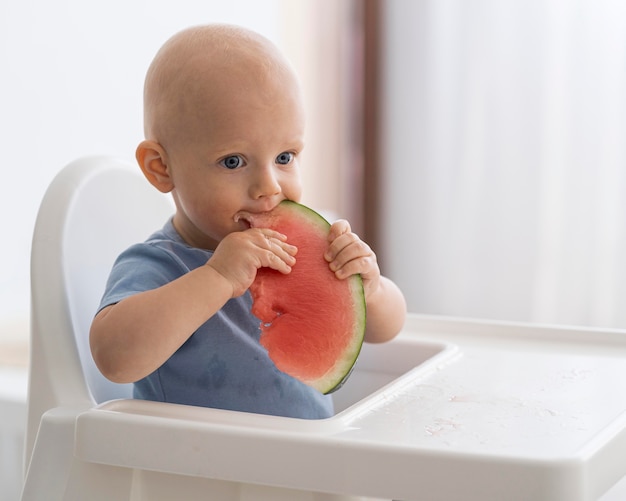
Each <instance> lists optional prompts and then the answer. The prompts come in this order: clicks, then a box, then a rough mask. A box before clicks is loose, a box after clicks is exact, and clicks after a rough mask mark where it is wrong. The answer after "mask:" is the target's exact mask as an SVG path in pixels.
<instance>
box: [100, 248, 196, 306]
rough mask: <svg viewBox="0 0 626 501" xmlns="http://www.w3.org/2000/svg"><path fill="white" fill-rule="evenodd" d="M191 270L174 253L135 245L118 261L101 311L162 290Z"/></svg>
mask: <svg viewBox="0 0 626 501" xmlns="http://www.w3.org/2000/svg"><path fill="white" fill-rule="evenodd" d="M188 271H189V270H188V269H186V267H185V265H184V264H183V263H182V262H181V261H180V260H179V259H178V258H177V257H176V256H175V255H174V254H172V253H170V252H168V251H167V250H165V249H163V248H161V247H156V246H154V245H150V244H146V243H142V244H137V245H133V246H132V247H129V248H128V249H127V250H125V251H124V252H123V253H122V254H120V256H119V257H118V258H117V259H116V261H115V263H114V264H113V268H112V269H111V273H110V275H109V278H108V280H107V284H106V287H105V291H104V295H103V297H102V300H101V302H100V307H99V308H98V311H100V310H102V309H103V308H106V307H107V306H110V305H112V304H115V303H118V302H120V301H121V300H122V299H125V298H127V297H129V296H132V295H134V294H137V293H139V292H144V291H147V290H152V289H156V288H158V287H161V286H163V285H165V284H167V283H169V282H171V281H173V280H175V279H177V278H179V277H181V276H182V275H184V274H185V273H186V272H188Z"/></svg>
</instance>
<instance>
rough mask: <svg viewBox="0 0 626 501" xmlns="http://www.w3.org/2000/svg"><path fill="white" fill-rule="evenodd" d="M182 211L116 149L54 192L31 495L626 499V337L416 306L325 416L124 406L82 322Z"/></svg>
mask: <svg viewBox="0 0 626 501" xmlns="http://www.w3.org/2000/svg"><path fill="white" fill-rule="evenodd" d="M172 212H173V208H172V205H171V203H170V202H169V200H168V199H167V198H164V197H163V196H162V195H160V194H159V193H158V192H157V191H155V190H154V189H153V188H152V187H151V186H149V184H148V183H147V182H146V181H145V180H144V179H143V178H142V176H141V175H140V174H139V173H138V169H136V168H133V167H131V166H129V165H127V164H126V163H124V162H122V161H119V160H114V159H111V158H87V159H83V160H79V161H77V162H75V163H73V164H70V165H69V166H68V167H66V168H65V169H64V170H63V171H62V172H61V173H60V174H59V175H58V176H57V177H56V178H55V180H54V181H53V182H52V184H51V185H50V187H49V189H48V191H47V193H46V195H45V197H44V200H43V201H42V204H41V208H40V211H39V215H38V218H37V223H36V227H35V232H34V238H33V247H32V265H31V266H32V324H31V329H32V339H31V367H30V387H29V397H28V402H29V408H28V426H27V440H26V451H25V460H26V465H27V468H28V469H27V474H26V479H25V486H24V490H23V495H22V500H23V501H41V500H46V501H56V500H64V501H84V500H87V499H88V500H89V501H116V500H124V501H138V500H149V501H162V500H179V499H184V500H185V501H195V500H200V499H211V500H218V501H252V500H254V501H264V500H265V501H321V500H338V499H347V497H346V496H368V497H376V498H385V499H403V500H405V501H410V500H413V501H434V500H441V501H444V500H445V501H457V500H463V501H500V500H503V499H506V500H507V501H528V500H531V499H532V500H533V501H592V500H597V499H599V498H600V497H602V496H604V497H602V501H614V500H615V501H617V500H621V499H624V495H625V493H624V490H621V491H619V492H618V491H616V490H615V488H613V489H612V490H611V491H610V492H609V495H611V493H612V494H613V495H614V496H613V497H606V496H605V493H607V491H609V489H611V487H612V486H613V485H614V484H615V483H616V482H618V481H619V480H620V479H621V478H623V477H624V475H626V462H625V461H624V457H625V456H626V394H624V392H623V391H620V390H619V388H620V383H621V381H624V380H626V332H624V331H608V330H592V329H573V328H566V327H545V326H543V327H542V326H532V325H523V324H515V323H498V322H487V321H471V320H463V319H450V318H444V317H429V316H423V315H421V316H420V315H409V317H408V320H407V323H406V326H405V329H404V330H403V332H402V333H401V334H400V335H399V336H398V337H397V338H396V339H394V340H393V341H392V342H390V343H386V344H384V345H374V346H372V345H365V346H364V347H363V350H362V352H361V355H360V357H359V361H358V363H357V365H356V368H355V370H354V371H353V373H352V376H351V377H350V379H349V380H348V381H347V383H346V384H345V385H344V387H342V388H341V390H339V391H338V392H337V393H336V394H334V395H333V397H334V400H335V406H336V410H337V414H336V415H335V416H333V417H331V418H328V419H323V420H316V421H307V420H299V419H290V418H281V417H275V416H263V415H257V414H251V413H242V412H232V411H223V410H218V409H204V408H197V407H190V406H182V405H174V404H163V403H157V402H147V401H140V400H132V399H129V398H128V396H129V394H130V393H129V388H128V387H126V386H118V385H113V384H111V383H108V382H107V381H105V380H104V379H103V378H102V377H101V376H100V375H99V373H98V371H97V370H96V369H95V367H94V366H93V363H92V361H91V356H90V354H89V349H88V346H87V332H88V327H89V324H90V322H91V318H92V316H93V314H94V313H95V309H96V307H97V305H98V302H99V299H100V294H101V293H102V290H103V287H104V282H105V280H106V277H107V275H108V273H109V269H110V266H111V265H112V263H113V260H114V258H115V256H117V254H118V253H119V252H120V251H121V250H122V249H123V248H125V247H126V246H128V245H129V244H131V243H133V242H136V241H140V240H143V239H145V238H146V237H147V236H148V234H149V233H150V232H152V231H153V230H155V229H157V228H159V227H160V226H161V225H162V224H163V223H164V222H165V220H166V218H167V217H168V216H169V215H170V214H171V213H172ZM624 482H625V481H622V482H621V484H618V487H619V486H620V485H621V486H622V488H623V487H624V486H626V484H625V483H624ZM350 499H354V498H352V497H350Z"/></svg>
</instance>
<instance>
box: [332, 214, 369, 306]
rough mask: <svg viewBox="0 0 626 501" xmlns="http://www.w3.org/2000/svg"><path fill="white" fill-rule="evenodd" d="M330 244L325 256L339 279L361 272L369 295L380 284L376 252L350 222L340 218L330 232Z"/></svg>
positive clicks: (366, 292) (364, 286) (366, 294)
mask: <svg viewBox="0 0 626 501" xmlns="http://www.w3.org/2000/svg"><path fill="white" fill-rule="evenodd" d="M328 241H329V246H328V249H327V250H326V253H325V254H324V258H325V259H326V261H328V263H329V267H330V269H331V270H332V271H333V272H334V273H335V276H336V277H337V278H339V279H344V278H348V277H349V276H351V275H354V274H356V273H359V274H360V275H361V278H362V279H363V288H364V289H365V296H366V297H367V296H369V295H370V294H371V293H372V292H374V291H375V290H376V289H377V288H378V285H379V281H380V269H379V267H378V262H377V260H376V254H374V252H373V251H372V249H371V248H370V246H369V245H367V244H366V243H365V242H363V241H362V240H361V239H360V238H359V236H358V235H357V234H356V233H352V229H351V228H350V223H348V221H346V220H344V219H340V220H338V221H336V222H335V223H333V224H332V226H331V227H330V233H329V234H328Z"/></svg>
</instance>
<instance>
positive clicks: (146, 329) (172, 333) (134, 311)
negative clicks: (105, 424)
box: [90, 229, 296, 383]
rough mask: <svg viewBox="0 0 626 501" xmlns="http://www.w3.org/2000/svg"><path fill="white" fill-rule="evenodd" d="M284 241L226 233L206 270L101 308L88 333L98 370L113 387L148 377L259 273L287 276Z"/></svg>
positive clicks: (272, 235) (291, 251) (270, 234)
mask: <svg viewBox="0 0 626 501" xmlns="http://www.w3.org/2000/svg"><path fill="white" fill-rule="evenodd" d="M285 240H286V238H285V236H284V235H281V234H280V233H277V232H275V231H272V230H266V229H251V230H247V231H243V232H235V233H231V234H230V235H228V236H227V237H225V238H224V239H223V240H222V242H220V244H219V245H218V246H217V248H216V249H215V252H214V253H213V256H212V257H211V258H210V259H209V260H208V261H207V263H206V265H204V266H201V267H199V268H196V269H195V270H192V271H190V272H189V273H187V274H185V275H183V276H182V277H180V278H178V279H176V280H174V281H172V282H170V283H168V284H166V285H164V286H162V287H159V288H157V289H153V290H149V291H145V292H141V293H138V294H135V295H133V296H130V297H128V298H126V299H124V300H122V301H120V302H119V303H116V304H113V305H111V306H107V307H106V308H104V309H103V310H102V311H100V312H99V313H98V314H97V315H96V317H95V319H94V321H93V323H92V325H91V331H90V343H91V351H92V354H93V357H94V360H95V362H96V365H97V366H98V368H99V369H100V371H101V372H102V373H103V374H104V376H106V377H107V378H108V379H110V380H112V381H114V382H117V383H129V382H134V381H138V380H139V379H141V378H143V377H145V376H147V375H148V374H150V373H152V372H153V371H154V370H156V369H157V368H158V367H160V366H161V365H162V364H163V363H164V362H165V361H166V360H167V359H168V358H169V357H170V356H172V354H173V353H174V352H175V351H176V350H177V349H178V348H180V346H181V345H182V344H183V343H184V342H185V341H186V340H187V339H188V338H189V336H191V334H193V332H195V331H196V330H197V329H198V328H199V327H200V326H201V325H202V324H203V323H204V322H206V321H207V320H208V319H209V318H210V317H211V316H213V314H215V313H216V312H217V311H218V310H219V309H220V308H221V307H222V306H224V304H225V303H226V301H228V300H229V299H230V298H233V297H237V296H240V295H241V294H243V293H244V292H245V291H246V290H247V289H248V287H249V286H250V284H251V283H252V282H253V281H254V278H255V277H256V271H257V269H258V268H261V267H264V266H267V267H270V268H273V269H275V270H278V271H280V272H282V273H289V272H290V271H291V266H293V265H294V263H295V258H294V255H295V253H296V248H295V247H294V246H292V245H289V244H287V243H286V241H285Z"/></svg>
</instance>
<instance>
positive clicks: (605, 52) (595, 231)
mask: <svg viewBox="0 0 626 501" xmlns="http://www.w3.org/2000/svg"><path fill="white" fill-rule="evenodd" d="M384 5H385V8H386V9H387V12H386V17H385V23H386V30H385V31H386V33H387V39H386V40H385V49H384V55H385V64H386V66H385V72H384V74H385V77H384V88H385V102H384V106H383V117H384V130H385V137H384V148H383V156H382V164H383V169H384V171H383V176H382V179H383V184H384V186H383V191H384V200H385V202H384V208H383V209H384V210H383V212H384V213H383V217H382V220H383V221H384V222H385V223H384V225H383V226H384V228H383V231H384V239H383V240H384V243H385V245H384V248H383V249H382V251H381V258H382V260H383V262H384V264H385V271H386V272H387V273H389V274H390V275H391V276H392V277H393V278H395V279H396V280H397V281H398V283H399V284H400V285H401V287H402V288H403V289H404V291H405V293H406V295H407V298H408V302H409V307H410V309H411V310H412V311H418V312H424V313H435V314H445V315H456V316H471V317H487V318H499V319H507V320H522V321H534V322H550V323H552V322H556V323H568V324H584V325H597V326H611V327H626V308H624V307H623V305H624V304H626V285H625V284H626V260H624V256H626V231H625V228H626V197H625V196H624V194H625V193H626V169H625V164H626V64H625V63H624V61H626V30H624V26H626V4H625V3H624V2H622V1H620V0H597V1H590V0H573V1H571V0H541V1H539V0H530V1H516V0H474V1H472V2H467V1H465V0H420V1H412V0H388V1H386V2H384Z"/></svg>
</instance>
